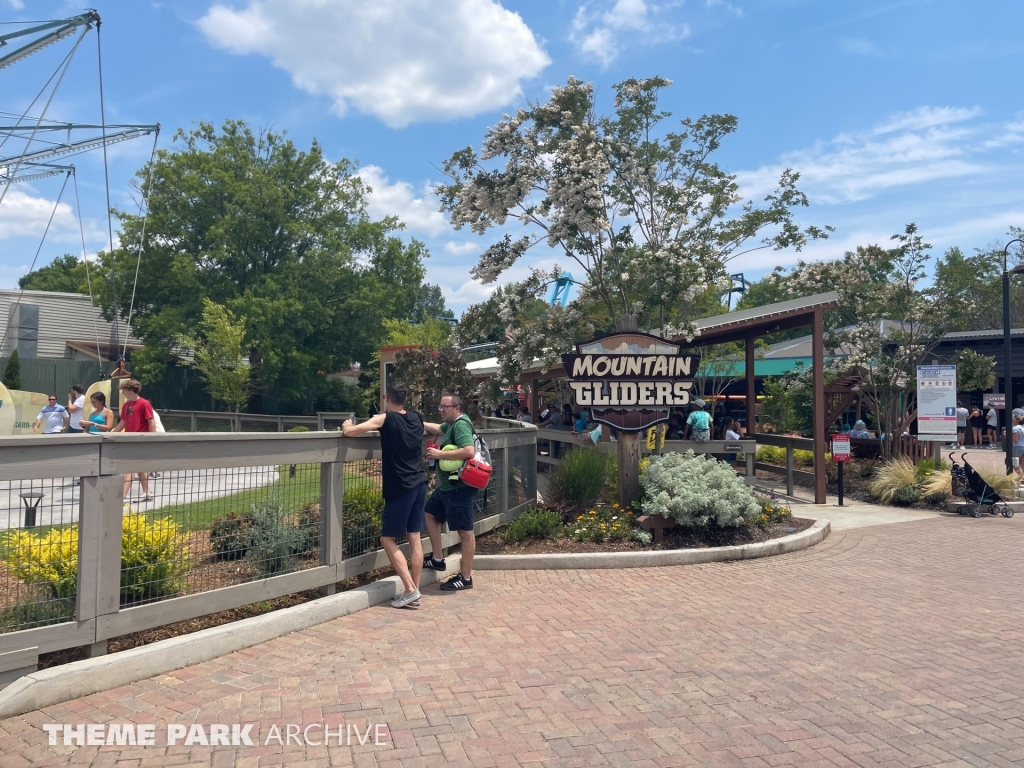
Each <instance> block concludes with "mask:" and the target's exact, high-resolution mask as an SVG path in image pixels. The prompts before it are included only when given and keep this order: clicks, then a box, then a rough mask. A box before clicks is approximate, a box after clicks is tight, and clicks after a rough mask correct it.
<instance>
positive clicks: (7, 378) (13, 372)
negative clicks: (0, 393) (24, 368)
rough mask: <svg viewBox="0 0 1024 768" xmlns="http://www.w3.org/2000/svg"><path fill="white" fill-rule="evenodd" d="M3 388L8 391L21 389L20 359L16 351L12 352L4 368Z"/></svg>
mask: <svg viewBox="0 0 1024 768" xmlns="http://www.w3.org/2000/svg"><path fill="white" fill-rule="evenodd" d="M3 382H4V386H5V387H7V388H8V389H21V358H20V357H19V356H18V350H16V349H15V350H13V351H12V352H11V356H10V357H9V358H7V365H5V366H4V378H3Z"/></svg>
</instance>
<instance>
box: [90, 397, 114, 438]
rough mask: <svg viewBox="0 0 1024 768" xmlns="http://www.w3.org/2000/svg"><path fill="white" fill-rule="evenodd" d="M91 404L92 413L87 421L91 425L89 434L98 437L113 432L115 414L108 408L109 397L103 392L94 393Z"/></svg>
mask: <svg viewBox="0 0 1024 768" xmlns="http://www.w3.org/2000/svg"><path fill="white" fill-rule="evenodd" d="M89 402H90V403H91V404H92V413H90V414H89V417H88V419H87V420H86V421H87V422H88V424H89V434H90V435H98V434H101V433H103V432H110V431H111V430H113V429H114V412H113V411H112V410H110V409H109V408H107V396H106V395H104V394H103V393H102V392H94V393H93V394H92V396H91V397H90V398H89Z"/></svg>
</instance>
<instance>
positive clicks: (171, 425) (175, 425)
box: [160, 413, 192, 432]
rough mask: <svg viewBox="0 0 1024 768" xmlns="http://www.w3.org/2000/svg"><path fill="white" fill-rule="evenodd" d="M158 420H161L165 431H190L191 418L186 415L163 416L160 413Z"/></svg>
mask: <svg viewBox="0 0 1024 768" xmlns="http://www.w3.org/2000/svg"><path fill="white" fill-rule="evenodd" d="M160 420H161V421H162V422H163V424H164V430H166V431H167V432H191V431H192V419H190V418H189V417H188V416H165V415H164V414H162V413H161V414H160Z"/></svg>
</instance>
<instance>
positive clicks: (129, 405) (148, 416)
mask: <svg viewBox="0 0 1024 768" xmlns="http://www.w3.org/2000/svg"><path fill="white" fill-rule="evenodd" d="M118 391H120V393H121V400H122V402H121V421H119V422H118V424H117V426H116V427H114V428H113V429H112V430H111V431H112V432H156V422H155V421H154V420H153V406H152V405H150V403H149V400H147V399H146V398H144V397H142V396H141V395H140V394H139V393H140V392H142V385H141V384H139V382H137V381H136V380H135V379H128V380H127V381H122V382H121V385H120V386H119V387H118ZM137 474H138V476H139V485H140V486H141V487H142V498H141V499H140V501H152V500H153V497H152V496H151V495H150V493H149V476H148V475H147V474H146V473H145V472H139V473H137ZM131 489H132V475H131V474H127V475H125V476H124V498H125V499H126V500H127V499H128V494H129V492H130V491H131Z"/></svg>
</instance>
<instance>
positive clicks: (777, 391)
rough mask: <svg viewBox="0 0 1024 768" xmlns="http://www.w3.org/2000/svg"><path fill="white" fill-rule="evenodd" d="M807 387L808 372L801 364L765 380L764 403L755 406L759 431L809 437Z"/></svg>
mask: <svg viewBox="0 0 1024 768" xmlns="http://www.w3.org/2000/svg"><path fill="white" fill-rule="evenodd" d="M811 387H812V382H811V369H809V368H805V367H804V366H803V365H802V364H799V365H797V366H796V368H794V369H793V370H792V371H790V372H789V373H786V374H783V375H782V376H769V377H766V378H765V380H764V400H763V401H762V402H761V404H760V405H759V406H758V419H759V420H760V422H761V428H762V429H765V430H766V431H767V430H769V429H770V431H772V432H775V433H777V434H797V435H805V436H806V435H811V434H813V429H814V407H813V403H814V391H813V389H812V388H811Z"/></svg>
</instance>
